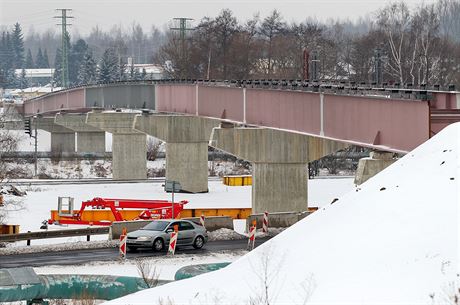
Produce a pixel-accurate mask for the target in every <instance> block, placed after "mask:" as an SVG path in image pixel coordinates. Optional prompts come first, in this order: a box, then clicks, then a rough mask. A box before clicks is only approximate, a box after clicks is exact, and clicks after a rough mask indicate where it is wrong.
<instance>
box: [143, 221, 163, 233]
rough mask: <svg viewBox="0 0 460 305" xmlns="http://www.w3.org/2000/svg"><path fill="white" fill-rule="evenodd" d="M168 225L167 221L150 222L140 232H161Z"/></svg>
mask: <svg viewBox="0 0 460 305" xmlns="http://www.w3.org/2000/svg"><path fill="white" fill-rule="evenodd" d="M168 224H169V222H168V221H152V222H151V223H149V224H148V225H146V226H145V227H143V228H142V229H141V230H149V231H163V230H164V229H165V228H166V226H167V225H168Z"/></svg>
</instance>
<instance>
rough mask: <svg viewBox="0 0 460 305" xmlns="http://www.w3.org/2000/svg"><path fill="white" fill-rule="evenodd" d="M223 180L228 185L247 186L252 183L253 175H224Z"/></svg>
mask: <svg viewBox="0 0 460 305" xmlns="http://www.w3.org/2000/svg"><path fill="white" fill-rule="evenodd" d="M222 181H223V183H224V184H225V185H228V186H246V185H252V176H249V175H244V176H224V177H223V179H222Z"/></svg>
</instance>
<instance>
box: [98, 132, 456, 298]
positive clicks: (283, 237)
mask: <svg viewBox="0 0 460 305" xmlns="http://www.w3.org/2000/svg"><path fill="white" fill-rule="evenodd" d="M459 129H460V123H456V124H452V125H450V126H448V127H447V128H445V129H444V130H443V131H441V132H440V133H439V134H438V135H436V136H435V137H434V138H432V139H430V140H429V141H427V142H426V143H424V144H422V145H421V146H419V147H418V148H416V149H415V150H414V151H412V152H411V153H408V154H407V155H406V156H404V157H403V158H401V159H400V160H399V161H397V162H396V163H394V164H393V165H391V166H390V167H388V168H386V169H385V170H384V171H382V172H381V173H380V174H378V175H376V176H375V177H374V178H372V179H370V180H368V181H367V182H366V183H364V184H363V185H361V186H360V187H359V188H358V189H356V190H355V191H352V192H349V193H347V194H345V195H344V196H342V197H341V198H340V199H339V200H338V201H336V202H335V203H334V204H333V205H329V206H327V207H324V208H322V209H320V210H318V211H317V212H315V213H313V214H312V215H310V216H309V217H307V218H305V219H304V220H302V221H300V222H298V223H297V224H295V225H294V226H292V227H290V228H288V229H286V230H285V231H284V232H282V233H281V234H279V235H277V236H275V237H274V238H272V239H271V240H269V241H268V242H266V243H265V244H263V245H262V246H260V247H258V248H256V249H255V250H253V251H251V252H250V253H248V254H247V255H245V256H243V257H242V258H240V259H239V260H237V261H235V262H234V263H232V264H231V265H229V266H228V267H226V268H224V269H222V270H219V271H216V272H211V273H207V274H203V275H200V276H197V277H195V278H191V279H187V280H182V281H179V282H174V283H171V284H167V285H165V286H161V287H158V288H153V289H149V290H145V291H141V292H138V293H135V294H132V295H129V296H125V297H123V298H120V299H116V300H112V301H110V302H107V303H105V304H146V303H149V304H446V303H448V302H447V301H446V300H447V299H448V298H449V295H448V292H446V291H447V290H448V289H449V287H451V286H452V283H455V281H456V273H458V271H459V257H460V253H459V226H458V223H459V198H458V190H459V189H460V188H459V182H458V172H459V159H458V153H459ZM454 285H455V284H454ZM433 299H434V300H433Z"/></svg>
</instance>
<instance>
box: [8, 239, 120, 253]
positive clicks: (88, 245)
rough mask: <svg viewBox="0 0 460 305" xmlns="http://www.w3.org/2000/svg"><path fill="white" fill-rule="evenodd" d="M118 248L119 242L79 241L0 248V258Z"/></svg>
mask: <svg viewBox="0 0 460 305" xmlns="http://www.w3.org/2000/svg"><path fill="white" fill-rule="evenodd" d="M118 246H119V241H118V240H108V241H79V242H71V243H62V244H54V245H36V246H22V247H6V248H0V256H1V255H15V254H27V253H41V252H61V251H69V250H82V249H101V248H116V247H118Z"/></svg>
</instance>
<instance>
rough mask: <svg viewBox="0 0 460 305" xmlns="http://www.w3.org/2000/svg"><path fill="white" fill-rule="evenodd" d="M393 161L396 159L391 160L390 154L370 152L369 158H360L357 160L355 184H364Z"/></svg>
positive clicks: (391, 155)
mask: <svg viewBox="0 0 460 305" xmlns="http://www.w3.org/2000/svg"><path fill="white" fill-rule="evenodd" d="M395 161H396V159H393V153H391V152H383V151H372V152H371V153H370V156H369V158H362V159H360V160H359V163H358V169H357V170H356V176H355V184H356V185H360V184H362V183H364V182H366V181H367V180H368V179H370V178H372V177H373V176H375V175H377V174H378V173H380V172H381V171H382V170H384V169H385V168H387V167H388V166H390V165H391V164H393V163H394V162H395Z"/></svg>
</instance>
